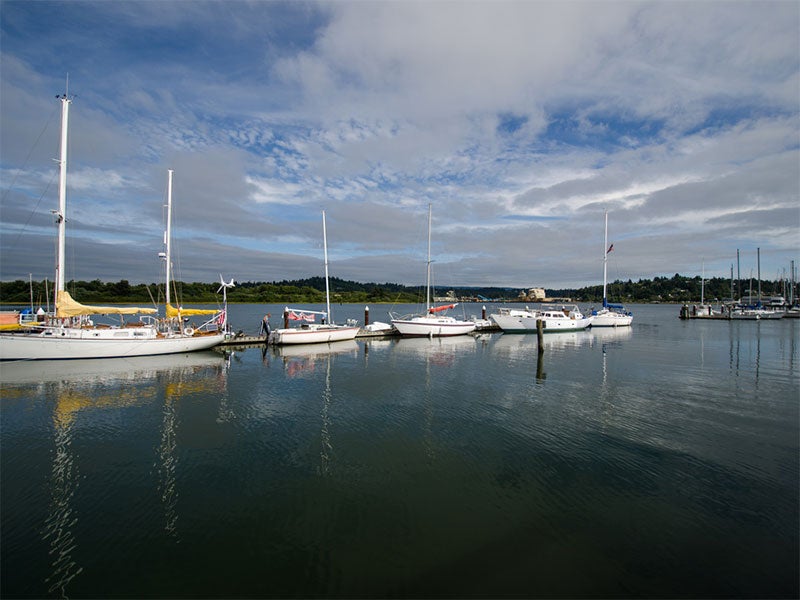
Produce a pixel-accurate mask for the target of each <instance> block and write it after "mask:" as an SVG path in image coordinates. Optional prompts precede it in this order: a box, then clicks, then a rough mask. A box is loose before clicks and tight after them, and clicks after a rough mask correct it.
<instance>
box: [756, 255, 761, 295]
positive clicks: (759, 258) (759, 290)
mask: <svg viewBox="0 0 800 600" xmlns="http://www.w3.org/2000/svg"><path fill="white" fill-rule="evenodd" d="M756 258H757V261H758V307H759V308H761V248H756Z"/></svg>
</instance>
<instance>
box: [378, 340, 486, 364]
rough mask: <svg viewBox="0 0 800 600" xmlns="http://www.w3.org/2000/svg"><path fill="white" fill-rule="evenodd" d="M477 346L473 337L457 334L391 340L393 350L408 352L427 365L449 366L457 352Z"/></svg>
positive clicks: (472, 349) (473, 348)
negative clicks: (422, 359)
mask: <svg viewBox="0 0 800 600" xmlns="http://www.w3.org/2000/svg"><path fill="white" fill-rule="evenodd" d="M476 348H477V342H476V339H475V337H473V336H471V335H457V336H449V337H433V338H427V337H418V338H397V339H395V340H392V351H393V352H408V353H412V354H416V355H418V356H419V357H421V358H425V359H427V360H428V364H429V365H437V366H451V365H452V364H453V363H454V362H455V360H456V358H457V357H458V356H459V354H463V353H464V352H469V351H474V350H475V349H476Z"/></svg>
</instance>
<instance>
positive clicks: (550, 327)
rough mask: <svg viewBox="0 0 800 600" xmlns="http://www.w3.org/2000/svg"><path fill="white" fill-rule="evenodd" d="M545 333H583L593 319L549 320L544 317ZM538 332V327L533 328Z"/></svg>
mask: <svg viewBox="0 0 800 600" xmlns="http://www.w3.org/2000/svg"><path fill="white" fill-rule="evenodd" d="M542 321H543V324H542V325H543V329H544V333H551V332H554V331H582V330H584V329H586V328H587V327H589V325H591V324H592V319H591V317H584V318H583V319H560V318H556V319H552V318H550V319H548V318H546V317H542ZM533 330H534V331H535V330H536V326H535V325H534V326H533Z"/></svg>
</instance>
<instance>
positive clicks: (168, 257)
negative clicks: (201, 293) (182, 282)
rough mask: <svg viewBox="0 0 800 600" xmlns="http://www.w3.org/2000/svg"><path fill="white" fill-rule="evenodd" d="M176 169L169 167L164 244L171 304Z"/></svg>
mask: <svg viewBox="0 0 800 600" xmlns="http://www.w3.org/2000/svg"><path fill="white" fill-rule="evenodd" d="M174 172H175V171H173V170H172V169H168V170H167V173H168V176H167V230H166V231H165V232H164V246H166V254H165V258H166V262H167V264H166V267H165V276H164V281H165V282H166V285H167V290H166V295H165V296H166V302H167V304H169V284H170V282H169V279H170V272H171V271H172V174H173V173H174Z"/></svg>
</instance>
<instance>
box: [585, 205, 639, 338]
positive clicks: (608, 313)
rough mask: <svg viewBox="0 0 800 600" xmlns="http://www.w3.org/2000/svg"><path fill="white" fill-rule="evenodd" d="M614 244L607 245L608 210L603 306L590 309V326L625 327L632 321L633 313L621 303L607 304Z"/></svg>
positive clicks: (606, 215)
mask: <svg viewBox="0 0 800 600" xmlns="http://www.w3.org/2000/svg"><path fill="white" fill-rule="evenodd" d="M613 248H614V244H611V246H609V245H608V211H605V235H604V236H603V308H601V309H600V310H597V311H592V327H627V326H629V325H630V324H631V323H632V322H633V313H631V312H630V311H627V310H625V307H624V306H622V305H621V304H609V303H608V295H607V293H606V288H607V287H608V253H609V252H611V250H612V249H613Z"/></svg>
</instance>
